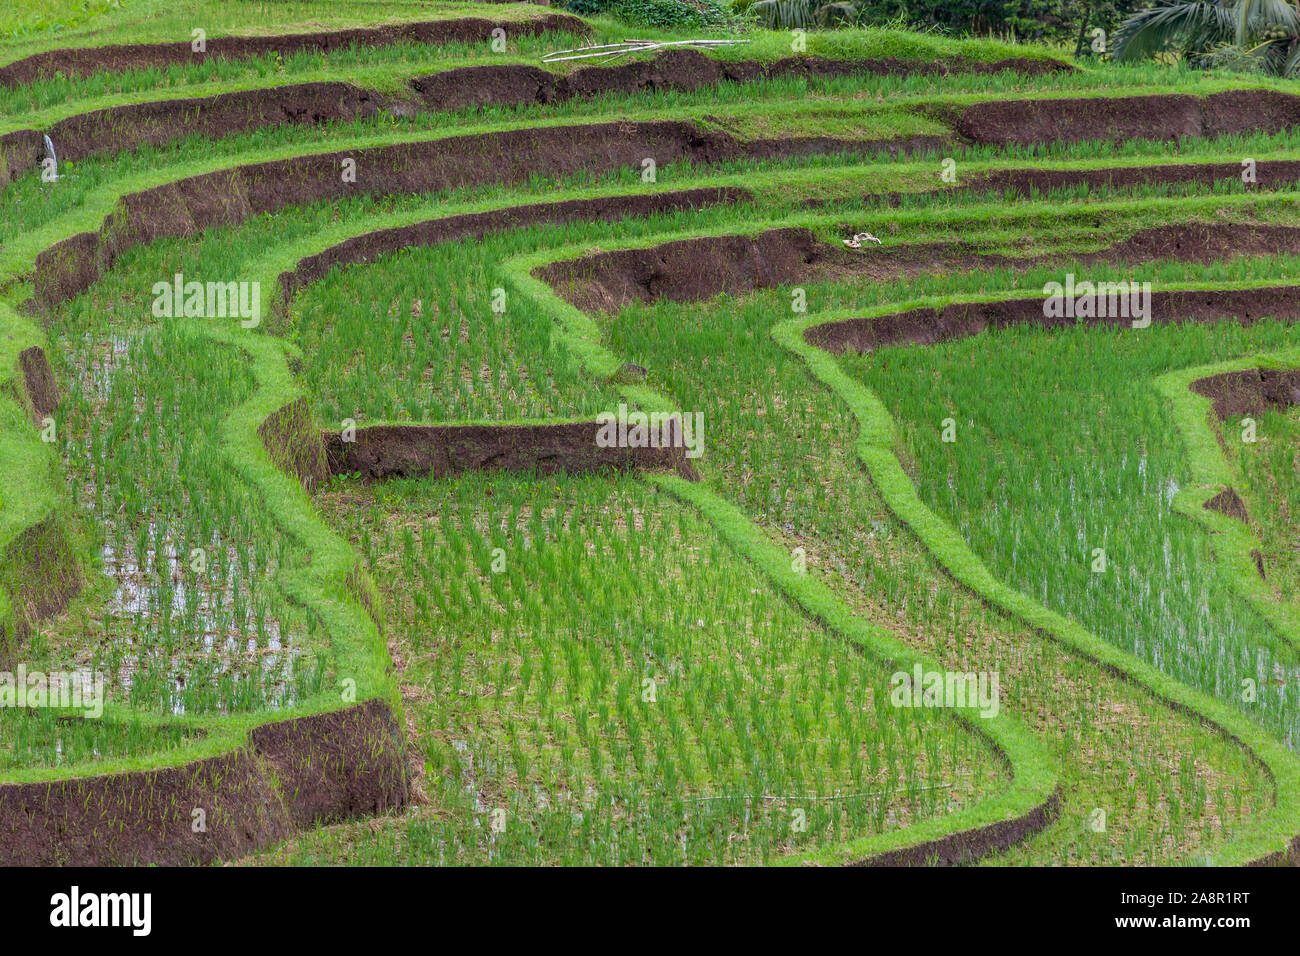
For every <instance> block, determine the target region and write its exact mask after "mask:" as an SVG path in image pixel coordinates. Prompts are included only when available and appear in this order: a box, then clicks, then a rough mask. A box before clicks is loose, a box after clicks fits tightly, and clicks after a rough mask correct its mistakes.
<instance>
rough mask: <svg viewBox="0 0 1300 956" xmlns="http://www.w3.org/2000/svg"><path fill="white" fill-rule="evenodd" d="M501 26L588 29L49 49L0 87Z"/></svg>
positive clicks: (541, 23) (481, 24)
mask: <svg viewBox="0 0 1300 956" xmlns="http://www.w3.org/2000/svg"><path fill="white" fill-rule="evenodd" d="M497 27H501V28H503V29H504V30H505V31H506V35H507V36H510V35H511V34H513V35H515V36H536V35H538V34H542V33H561V32H562V33H571V34H574V35H576V36H587V35H588V34H589V33H590V32H591V29H590V28H589V27H588V26H587V24H586V23H584V22H583V21H582V20H580V19H578V18H577V17H574V16H569V15H567V14H558V13H551V14H546V15H545V16H541V17H534V18H532V19H528V20H515V21H497V20H487V19H483V18H481V17H462V18H459V19H455V20H432V21H428V22H423V23H402V24H392V25H389V26H381V27H357V28H354V29H349V30H333V31H329V32H323V33H289V34H282V35H278V36H252V37H208V40H207V51H206V52H204V53H195V52H194V51H193V49H192V48H191V46H190V42H191V41H190V39H189V38H188V37H187V38H186V39H185V40H184V42H180V43H127V44H121V45H117V46H101V47H82V48H76V49H65V50H50V51H48V52H46V53H36V54H33V55H32V56H29V57H25V58H23V59H21V60H16V61H14V62H13V63H10V64H8V65H6V66H3V67H0V86H9V87H16V86H23V85H25V84H29V83H33V82H35V81H36V80H39V79H45V78H49V77H52V76H54V75H55V74H56V73H62V74H63V75H64V76H70V77H71V76H90V75H91V74H92V73H97V72H101V71H104V72H121V71H124V70H147V69H157V68H160V67H169V66H175V65H191V64H199V63H203V62H205V61H207V60H209V59H219V60H241V59H248V58H250V57H257V56H266V55H267V54H270V53H279V54H280V55H281V56H292V55H293V54H295V53H302V52H311V53H329V52H331V51H334V50H346V49H347V48H348V47H352V46H389V45H391V44H394V43H400V42H407V43H420V44H427V45H435V44H446V43H482V42H487V40H488V39H489V38H490V37H491V35H492V31H493V30H494V29H495V28H497Z"/></svg>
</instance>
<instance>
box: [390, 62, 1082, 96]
mask: <svg viewBox="0 0 1300 956" xmlns="http://www.w3.org/2000/svg"><path fill="white" fill-rule="evenodd" d="M1071 69H1073V68H1072V67H1071V66H1069V65H1068V64H1066V63H1062V62H1061V61H1059V60H1031V59H1024V58H1014V59H1006V60H998V61H997V62H994V63H981V62H978V61H975V60H962V59H953V60H900V59H895V58H882V59H866V60H832V59H827V58H825V57H820V56H790V57H785V58H783V59H780V60H774V61H772V62H760V61H757V60H738V61H726V60H717V59H714V58H713V57H711V56H706V55H705V54H703V53H701V52H699V51H698V50H666V51H664V52H662V53H660V54H658V55H657V56H655V57H654V58H653V59H650V60H645V61H642V62H638V63H625V64H622V65H619V66H588V67H580V68H578V69H576V70H573V71H572V72H571V73H569V74H567V75H563V76H562V75H560V74H557V73H552V72H550V71H549V70H544V69H541V68H540V67H535V66H527V65H525V64H518V63H511V64H502V65H501V66H464V67H457V68H455V69H451V70H444V71H442V72H440V73H430V74H429V75H427V76H418V77H416V78H415V79H413V80H411V88H412V89H413V90H415V92H416V93H418V94H419V95H420V96H421V97H423V98H424V100H425V102H426V103H428V104H429V106H431V107H433V108H436V109H440V110H458V109H467V108H470V107H475V106H532V105H540V104H546V103H562V102H564V101H566V100H571V99H587V98H591V97H597V96H604V95H606V94H616V95H620V96H626V95H630V94H634V93H641V92H652V91H657V90H664V91H667V90H672V91H676V92H694V91H695V90H701V89H706V88H708V87H713V86H719V85H721V84H723V83H752V82H755V81H758V80H773V79H783V78H786V77H804V78H808V79H832V78H837V77H851V76H949V75H952V74H958V73H999V72H1002V71H1003V70H1011V71H1014V72H1016V73H1021V74H1024V75H1026V76H1038V75H1042V74H1046V73H1057V72H1066V71H1069V70H1071Z"/></svg>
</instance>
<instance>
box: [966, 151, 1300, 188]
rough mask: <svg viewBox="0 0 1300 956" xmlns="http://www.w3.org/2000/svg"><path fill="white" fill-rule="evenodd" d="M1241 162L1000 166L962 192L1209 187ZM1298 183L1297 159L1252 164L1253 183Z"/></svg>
mask: <svg viewBox="0 0 1300 956" xmlns="http://www.w3.org/2000/svg"><path fill="white" fill-rule="evenodd" d="M1242 171H1243V170H1242V166H1241V164H1240V163H1166V164H1162V165H1159V166H1119V167H1112V168H1108V169H999V170H995V171H993V172H988V173H983V174H981V175H979V176H977V177H974V178H973V179H972V180H971V181H970V182H968V183H966V184H965V185H963V186H962V187H960V190H953V191H954V192H956V191H961V192H986V191H989V190H1009V191H1014V192H1018V193H1020V194H1022V195H1026V196H1027V195H1029V194H1030V193H1032V192H1034V191H1037V192H1040V193H1046V192H1048V191H1049V190H1053V189H1065V188H1068V187H1071V186H1080V185H1088V186H1099V187H1109V188H1112V189H1123V188H1127V187H1134V186H1152V185H1158V184H1170V185H1175V184H1179V183H1192V184H1196V185H1201V186H1212V185H1214V184H1215V183H1218V182H1222V181H1224V180H1237V181H1240V180H1241V174H1242ZM1296 182H1300V161H1297V160H1267V161H1265V160H1260V161H1259V162H1258V163H1256V164H1255V186H1256V187H1257V188H1260V189H1276V188H1279V187H1281V186H1285V185H1287V184H1291V183H1296Z"/></svg>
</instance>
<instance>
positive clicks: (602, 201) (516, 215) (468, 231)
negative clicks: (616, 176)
mask: <svg viewBox="0 0 1300 956" xmlns="http://www.w3.org/2000/svg"><path fill="white" fill-rule="evenodd" d="M753 198H754V197H753V194H752V193H750V192H749V190H747V189H738V188H734V187H727V188H706V189H689V190H683V191H680V192H669V193H649V194H640V195H639V194H630V195H620V196H602V197H599V198H596V199H570V200H564V201H561V202H549V203H534V204H531V205H527V206H512V207H510V208H508V209H494V210H491V211H489V212H480V213H467V214H464V215H460V216H446V217H443V218H441V219H429V220H426V221H424V222H418V223H414V224H412V225H409V226H399V227H396V228H394V229H381V230H377V231H375V232H367V233H365V234H363V235H360V236H353V237H352V238H350V239H345V240H344V241H343V242H340V243H339V244H338V245H335V246H331V247H330V248H328V249H326V250H325V251H323V252H319V253H317V254H316V255H314V256H308V257H307V258H305V259H299V260H298V263H297V265H296V266H295V267H294V269H293V270H292V271H290V272H282V273H280V292H281V302H282V303H287V302H288V301H289V300H290V299H291V298H292V297H293V296H294V294H295V293H297V292H298V291H299V290H301V289H304V288H306V287H307V286H308V285H311V284H312V283H313V282H317V281H319V280H320V279H323V278H324V277H325V276H326V275H328V274H329V271H330V270H331V269H333V268H335V267H336V266H342V265H351V264H354V263H360V262H371V261H373V260H375V259H377V258H379V257H380V256H383V255H385V254H388V253H391V252H396V251H397V250H399V249H406V248H410V247H415V246H432V245H436V244H438V243H442V242H452V241H454V240H457V239H471V238H474V239H477V238H482V237H484V236H487V235H489V234H491V233H495V232H504V231H505V230H507V229H518V228H521V227H524V226H533V225H543V224H559V223H568V222H616V221H618V220H620V219H628V218H632V217H634V216H650V215H654V214H656V213H664V212H673V211H676V210H682V209H702V208H704V207H705V206H712V205H717V204H722V203H742V202H749V201H751V200H752V199H753Z"/></svg>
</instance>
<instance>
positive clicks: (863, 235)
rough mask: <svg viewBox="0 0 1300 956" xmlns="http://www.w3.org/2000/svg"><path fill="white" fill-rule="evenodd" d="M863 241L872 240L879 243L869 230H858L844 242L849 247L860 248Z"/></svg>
mask: <svg viewBox="0 0 1300 956" xmlns="http://www.w3.org/2000/svg"><path fill="white" fill-rule="evenodd" d="M864 242H874V243H875V244H876V245H880V240H879V239H877V238H876V237H875V236H873V235H872V234H871V233H869V232H859V233H857V234H856V235H855V236H854V237H853V238H852V239H845V240H844V244H845V245H846V246H848V247H849V248H850V249H861V248H862V244H863V243H864Z"/></svg>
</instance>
